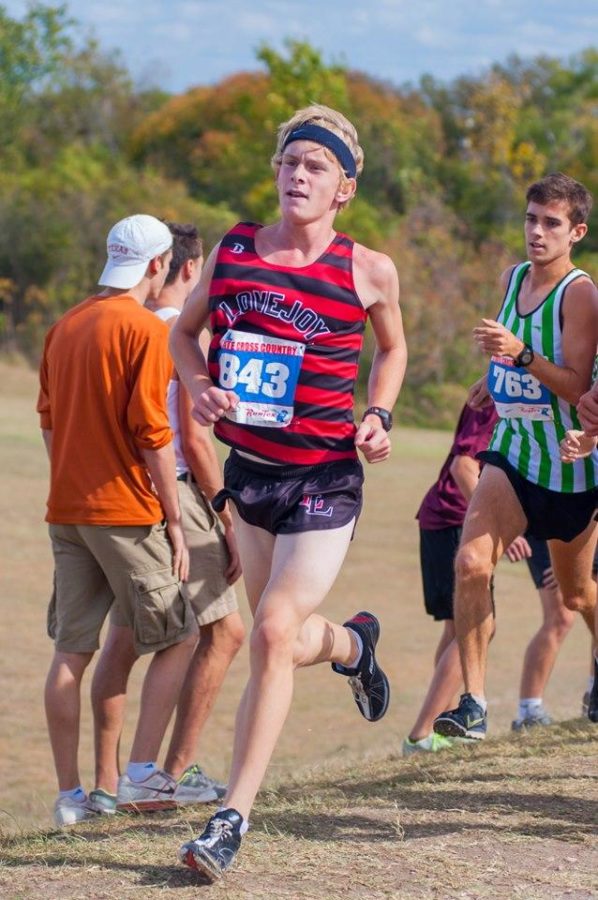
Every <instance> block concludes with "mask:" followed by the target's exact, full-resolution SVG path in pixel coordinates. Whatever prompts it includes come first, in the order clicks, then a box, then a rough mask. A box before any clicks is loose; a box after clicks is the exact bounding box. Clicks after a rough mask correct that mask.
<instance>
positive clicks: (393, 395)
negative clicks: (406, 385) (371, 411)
mask: <svg viewBox="0 0 598 900" xmlns="http://www.w3.org/2000/svg"><path fill="white" fill-rule="evenodd" d="M354 277H355V288H356V291H357V294H358V296H359V297H360V298H361V301H362V303H363V305H364V306H365V308H366V309H367V310H368V313H369V316H370V321H371V323H372V328H373V331H374V336H375V338H376V350H375V352H374V359H373V361H372V367H371V370H370V376H369V379H368V406H380V407H382V408H383V409H388V410H391V409H392V408H393V406H394V404H395V403H396V399H397V397H398V395H399V391H400V389H401V385H402V383H403V377H404V375H405V368H406V366H407V345H406V343H405V335H404V332H403V320H402V317H401V309H400V306H399V277H398V275H397V270H396V268H395V266H394V263H393V262H392V260H391V259H390V258H389V257H388V256H385V255H384V254H383V253H377V252H375V251H373V250H369V249H367V248H366V247H362V246H361V245H359V244H356V245H355V257H354ZM355 444H356V446H357V447H359V449H360V450H361V451H362V452H363V454H364V456H365V458H366V460H367V461H368V462H380V461H382V460H383V459H386V458H387V457H388V455H389V453H390V438H389V435H388V434H387V433H386V432H385V431H384V429H383V428H382V424H381V422H380V419H379V418H378V416H366V418H365V419H364V421H363V422H362V423H361V425H360V426H359V428H358V429H357V434H356V436H355Z"/></svg>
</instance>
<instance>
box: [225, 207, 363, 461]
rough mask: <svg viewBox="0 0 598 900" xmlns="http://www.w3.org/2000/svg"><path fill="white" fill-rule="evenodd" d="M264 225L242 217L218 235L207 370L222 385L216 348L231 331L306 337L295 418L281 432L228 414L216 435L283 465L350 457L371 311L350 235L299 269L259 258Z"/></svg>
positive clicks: (298, 339)
mask: <svg viewBox="0 0 598 900" xmlns="http://www.w3.org/2000/svg"><path fill="white" fill-rule="evenodd" d="M261 227H262V226H261V225H255V224H253V223H245V222H242V223H240V224H238V225H236V226H235V227H234V228H233V229H232V230H231V231H229V233H228V234H227V235H225V237H224V238H223V240H222V243H221V246H220V249H219V251H218V256H217V259H216V266H215V269H214V276H213V278H212V282H211V285H210V324H211V327H212V332H213V337H212V342H211V345H210V352H209V357H208V364H209V370H210V375H211V376H212V379H213V380H214V382H215V383H218V378H219V366H218V358H217V355H218V350H219V347H220V343H221V340H222V337H223V335H224V334H225V333H226V331H227V330H228V329H231V328H233V329H235V331H240V332H246V333H248V334H260V335H266V336H267V337H272V338H280V339H284V340H288V341H296V342H301V343H303V344H304V345H305V353H304V357H303V360H302V364H301V370H300V373H299V380H298V383H297V390H296V394H295V403H294V414H293V418H292V419H291V421H290V423H289V424H288V425H287V426H286V427H281V428H273V427H270V426H255V425H246V424H237V423H235V422H231V421H230V420H228V419H226V418H223V419H221V420H220V421H219V422H218V423H217V424H216V425H215V428H214V432H215V434H216V436H217V437H218V438H219V439H220V440H221V441H223V442H224V443H225V444H229V445H230V446H231V447H235V448H237V449H239V450H245V451H246V452H247V453H252V454H254V455H256V456H260V457H262V458H263V459H267V460H271V461H274V462H278V463H290V464H294V465H314V464H316V463H323V462H332V461H335V460H340V459H354V458H355V457H356V455H357V454H356V450H355V445H354V437H355V430H356V429H355V424H354V421H353V394H354V389H355V380H356V377H357V367H358V361H359V354H360V351H361V347H362V343H363V333H364V329H365V322H366V318H367V314H366V311H365V309H364V307H363V304H362V303H361V301H360V300H359V297H358V296H357V294H356V292H355V285H354V283H353V241H352V240H351V239H350V238H348V237H347V236H346V235H344V234H337V235H336V237H335V238H334V240H333V241H332V243H331V244H330V245H329V247H327V249H326V250H325V251H324V253H323V254H322V256H320V258H319V259H317V260H316V261H315V262H313V263H312V264H311V265H309V266H304V267H301V268H297V269H293V268H288V267H285V266H277V265H273V264H271V263H268V262H266V261H265V260H263V259H262V258H261V257H260V256H258V255H257V253H256V251H255V240H254V238H255V234H256V232H257V231H258V229H259V228H261Z"/></svg>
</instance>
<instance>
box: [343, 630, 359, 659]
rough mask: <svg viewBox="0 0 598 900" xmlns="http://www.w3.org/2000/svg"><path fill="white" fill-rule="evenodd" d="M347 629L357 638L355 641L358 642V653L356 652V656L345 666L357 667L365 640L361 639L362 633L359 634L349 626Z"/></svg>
mask: <svg viewBox="0 0 598 900" xmlns="http://www.w3.org/2000/svg"><path fill="white" fill-rule="evenodd" d="M347 631H350V632H351V636H352V637H353V638H354V639H355V643H356V644H357V653H356V654H355V658H354V659H353V660H351V662H350V663H348V664H347V665H346V666H345V667H344V668H346V669H356V668H357V666H358V665H359V663H360V660H361V657H362V654H363V641H362V640H361V635H360V634H357V632H356V631H353V630H352V629H351V628H348V629H347Z"/></svg>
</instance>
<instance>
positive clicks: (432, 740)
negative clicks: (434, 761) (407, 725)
mask: <svg viewBox="0 0 598 900" xmlns="http://www.w3.org/2000/svg"><path fill="white" fill-rule="evenodd" d="M452 746H453V742H452V740H451V739H450V738H447V737H444V735H442V734H436V732H435V731H433V732H432V734H429V735H428V736H427V737H424V738H419V740H417V741H412V740H411V738H405V740H404V741H403V747H402V753H403V756H411V755H412V754H413V753H438V751H439V750H448V749H449V748H450V747H452Z"/></svg>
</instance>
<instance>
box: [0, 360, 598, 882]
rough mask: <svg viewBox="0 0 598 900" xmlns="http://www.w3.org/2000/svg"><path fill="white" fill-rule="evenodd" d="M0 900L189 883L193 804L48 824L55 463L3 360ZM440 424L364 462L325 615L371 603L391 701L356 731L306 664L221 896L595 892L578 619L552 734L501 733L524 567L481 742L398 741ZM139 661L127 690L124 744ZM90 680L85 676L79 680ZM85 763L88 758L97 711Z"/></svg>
mask: <svg viewBox="0 0 598 900" xmlns="http://www.w3.org/2000/svg"><path fill="white" fill-rule="evenodd" d="M0 384H1V385H2V386H1V388H0V396H1V402H2V419H1V421H0V472H1V478H2V491H1V495H0V505H1V506H0V509H1V516H0V528H1V529H2V533H1V541H0V555H1V562H0V571H1V573H2V574H1V577H2V588H1V593H0V602H1V604H2V607H1V611H2V630H1V638H0V640H1V648H0V649H1V653H0V716H1V721H2V730H1V733H0V760H1V763H0V790H1V798H2V799H1V801H0V806H1V810H0V835H2V844H3V852H2V858H3V862H4V866H3V868H2V871H1V872H0V896H2V897H10V898H21V897H23V898H25V897H27V898H29V897H44V898H47V900H50V898H54V897H56V898H58V897H60V898H74V897H93V898H96V897H106V898H117V897H135V898H137V897H139V898H141V897H147V896H154V894H157V893H161V894H164V895H167V896H169V895H171V894H172V896H173V897H174V896H177V897H179V898H182V897H187V896H195V895H196V893H197V891H196V887H194V881H193V875H192V873H188V872H185V871H183V870H181V871H179V870H178V869H177V868H176V866H175V851H176V848H177V846H178V844H179V843H180V842H181V840H184V839H186V838H187V837H188V836H189V835H190V834H191V833H193V832H194V831H195V830H196V829H197V826H198V823H200V822H201V820H202V819H203V817H204V816H203V811H201V810H200V811H199V812H198V813H196V812H195V811H194V812H193V813H192V815H189V814H188V813H187V814H186V816H181V815H179V814H171V815H170V816H169V817H165V818H141V819H130V818H126V817H119V818H118V819H117V820H115V821H112V822H110V823H108V824H106V823H104V822H102V823H99V824H97V825H95V824H94V826H93V827H90V828H86V829H85V830H84V831H80V830H77V831H74V832H72V833H71V834H69V835H66V836H65V835H59V834H57V833H56V832H52V831H50V830H49V829H50V827H51V807H52V802H53V800H54V796H55V790H56V787H55V780H54V774H53V766H52V760H51V755H50V751H49V747H48V744H47V739H46V731H45V721H44V715H43V707H42V688H43V681H44V677H45V671H46V668H47V665H48V662H49V659H50V656H51V650H52V648H51V645H50V642H49V641H48V639H47V638H46V636H45V610H46V603H47V599H48V596H49V590H50V584H51V574H52V565H51V555H50V550H49V544H48V540H47V535H46V529H45V525H44V523H43V516H44V504H45V496H46V488H47V462H46V459H45V455H44V451H43V449H42V444H41V439H40V436H39V430H38V423H37V418H36V415H35V412H34V403H35V393H36V378H35V375H34V374H33V373H31V372H29V371H27V370H26V369H23V368H17V367H10V366H8V365H6V364H2V365H0ZM449 441H450V435H448V434H447V433H442V432H434V431H426V432H424V431H417V430H410V429H401V428H398V429H397V431H396V434H395V438H394V452H393V458H392V461H391V462H389V463H387V464H385V465H382V466H375V467H372V468H371V469H368V472H367V485H366V507H365V511H364V514H363V517H362V519H361V521H360V525H359V528H358V532H357V535H356V539H355V541H354V543H353V546H352V547H351V550H350V552H349V556H348V558H347V561H346V564H345V567H344V569H343V572H342V573H341V576H340V577H339V579H338V581H337V584H336V585H335V587H334V589H333V591H332V592H331V595H330V597H329V598H328V600H327V602H326V605H325V611H326V613H327V614H329V615H330V616H331V617H334V618H337V619H339V620H342V619H343V618H345V617H347V616H348V615H350V614H351V613H353V612H354V611H355V610H357V609H360V608H364V607H365V608H371V609H372V610H374V611H376V612H378V614H379V615H380V618H381V620H382V623H383V634H382V640H381V645H380V656H381V660H382V662H383V664H384V667H385V668H386V670H387V672H388V674H389V676H390V678H391V683H392V687H393V697H392V702H391V707H390V710H389V713H388V714H387V716H386V717H385V719H384V720H383V721H382V722H380V723H378V724H376V725H368V724H367V723H366V722H365V721H364V720H363V719H361V718H360V717H359V714H358V713H357V712H356V710H355V707H354V705H353V703H352V701H351V699H350V695H349V692H348V689H347V687H346V685H345V684H344V683H343V679H341V678H338V677H336V676H333V675H332V674H331V673H330V670H329V669H328V668H327V667H320V668H319V669H317V670H312V671H309V672H302V673H300V674H299V676H298V679H297V690H296V696H295V699H294V703H293V709H292V712H291V716H290V719H289V722H288V723H287V726H286V728H285V731H284V733H283V736H282V739H281V741H280V744H279V747H278V749H277V752H276V755H275V758H274V760H273V763H272V766H271V770H270V776H269V781H268V785H267V788H266V790H265V791H264V792H263V793H262V795H261V798H260V803H259V805H258V807H257V809H256V814H255V816H254V819H253V825H254V827H253V829H252V831H251V837H250V839H248V840H247V841H246V842H245V845H246V849H245V848H244V853H243V855H242V857H241V861H240V865H239V867H238V868H237V869H236V870H235V872H234V874H231V876H230V878H229V879H228V880H227V881H226V882H225V883H224V884H223V885H220V886H217V887H214V888H206V889H205V892H206V895H207V896H212V895H213V896H220V897H233V896H234V897H235V898H237V897H273V898H276V897H289V898H293V897H296V898H308V897H310V898H311V897H313V898H323V900H325V898H336V897H339V898H340V897H350V898H352V897H372V898H377V897H396V898H403V897H406V898H407V897H436V898H443V897H465V898H477V897H505V898H506V897H522V898H535V897H561V896H562V897H565V896H566V897H573V898H589V897H595V896H598V881H597V879H596V874H595V873H596V872H598V850H597V847H596V831H597V828H598V812H597V806H598V803H597V800H598V787H597V784H596V773H597V771H598V740H597V737H598V730H596V729H593V728H592V726H590V725H589V724H585V723H583V722H582V721H581V720H580V719H576V717H577V716H578V714H579V710H580V701H581V695H582V693H583V690H584V687H585V682H586V678H587V671H588V664H589V642H588V638H587V635H586V633H585V631H584V629H583V627H582V624H581V622H578V623H576V625H575V627H574V629H573V631H572V633H571V634H570V636H569V637H568V638H567V642H566V644H565V646H564V648H563V650H562V652H561V655H560V657H559V660H558V662H557V666H556V669H555V672H554V673H553V677H552V679H551V682H550V685H549V689H548V691H547V694H546V701H547V705H548V706H549V708H550V710H551V712H552V713H553V715H554V717H555V718H557V719H560V720H566V724H565V725H563V726H562V727H558V728H553V729H549V730H546V731H545V732H544V733H543V734H535V735H528V736H525V737H524V738H523V739H521V738H518V739H513V738H511V737H510V735H509V734H508V729H509V724H510V721H511V719H512V718H513V715H514V713H515V710H516V701H517V694H518V680H519V672H520V665H521V659H522V655H523V651H524V648H525V646H526V643H527V640H528V639H529V637H530V636H531V634H532V633H533V631H534V630H535V628H536V627H537V625H538V623H539V601H538V598H537V595H536V593H535V591H534V589H533V586H532V584H531V581H530V579H529V576H528V574H527V569H526V568H525V566H524V565H523V564H518V565H515V566H511V565H510V564H508V563H501V564H500V566H499V572H498V577H497V606H498V632H497V636H496V638H495V641H494V643H493V646H492V651H491V660H490V676H489V682H488V694H489V698H490V716H491V718H490V724H491V734H492V736H493V739H492V740H488V741H487V742H486V745H485V746H484V747H483V748H480V749H479V750H478V751H477V753H476V754H475V755H473V754H472V753H470V752H468V751H467V749H465V750H461V751H459V752H457V753H451V755H450V756H449V757H448V758H447V757H443V758H442V759H434V760H429V759H426V760H423V761H422V760H402V759H401V758H400V757H399V750H400V741H401V740H402V738H403V737H404V735H405V734H406V733H407V731H408V730H409V727H410V725H411V723H412V720H413V718H414V716H415V713H416V711H417V708H418V705H419V703H420V702H421V699H422V697H423V694H424V690H425V686H426V682H427V679H428V677H429V674H430V669H431V658H432V653H433V648H434V644H435V641H436V639H437V636H438V626H437V625H435V624H434V623H433V622H431V621H430V620H429V619H428V618H427V617H426V616H425V615H424V613H423V609H422V601H421V589H420V579H419V568H418V550H417V528H416V523H415V522H414V514H415V511H416V509H417V506H418V503H419V501H420V499H421V497H422V495H423V493H424V492H425V490H426V489H427V488H428V486H429V484H430V483H431V481H432V480H433V478H434V477H435V475H436V472H437V470H438V466H439V463H440V461H441V460H442V458H443V455H444V454H445V453H446V450H447V448H448V445H449ZM143 667H144V664H143V663H142V662H141V663H139V664H138V668H137V671H135V672H134V677H133V681H132V684H131V691H130V697H131V702H130V706H129V711H128V717H127V726H126V733H125V735H124V739H123V746H124V749H125V753H126V749H127V747H128V746H129V744H130V739H131V733H132V727H133V725H134V722H135V715H136V698H137V695H138V688H139V684H140V681H141V678H142V675H143ZM245 671H246V654H245V652H244V651H242V652H241V654H240V655H239V658H238V659H237V660H236V661H235V664H234V666H233V669H232V670H231V673H230V676H229V679H228V681H227V682H226V684H225V687H224V690H223V693H222V696H221V697H220V699H219V702H218V704H217V706H216V709H215V711H214V713H213V716H212V718H211V720H210V722H209V724H208V728H207V729H206V733H205V739H204V742H203V745H202V747H201V748H200V751H199V755H198V759H199V761H200V762H201V763H202V765H204V767H205V768H206V769H207V770H208V771H209V772H210V773H212V774H214V775H215V776H218V777H222V778H224V777H225V776H226V772H227V768H228V763H229V760H230V748H231V740H232V723H233V714H234V710H235V707H236V704H237V702H238V699H239V696H240V692H241V689H242V686H243V683H244V678H245ZM88 683H89V682H87V684H88ZM80 757H81V768H82V773H83V777H84V780H85V784H86V786H88V785H89V783H90V775H91V771H92V755H91V723H90V714H89V709H88V708H87V707H86V708H85V711H84V716H83V722H82V739H81V751H80Z"/></svg>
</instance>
